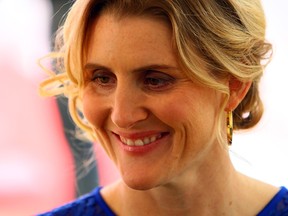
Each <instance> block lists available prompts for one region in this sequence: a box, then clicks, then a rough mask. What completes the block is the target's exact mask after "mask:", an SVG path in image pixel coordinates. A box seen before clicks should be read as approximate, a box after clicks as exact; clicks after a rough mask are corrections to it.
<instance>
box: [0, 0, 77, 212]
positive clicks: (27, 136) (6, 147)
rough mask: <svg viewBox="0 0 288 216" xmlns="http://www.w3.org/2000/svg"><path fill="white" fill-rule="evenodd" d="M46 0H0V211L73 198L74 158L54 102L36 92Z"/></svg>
mask: <svg viewBox="0 0 288 216" xmlns="http://www.w3.org/2000/svg"><path fill="white" fill-rule="evenodd" d="M16 2H17V1H16ZM47 2H48V1H45V0H44V1H42V0H37V1H33V4H31V3H32V2H31V0H30V1H29V0H27V1H18V4H15V1H10V0H2V1H1V2H0V12H1V15H0V18H1V21H0V24H1V25H0V26H1V27H0V35H1V36H0V99H1V106H0V215H1V216H2V215H3V216H16V215H19V216H20V215H21V216H25V215H34V214H36V213H39V212H43V211H47V210H49V209H51V208H54V207H55V206H59V205H61V204H63V203H66V202H68V201H70V200H72V199H74V198H75V186H76V183H75V172H74V161H73V157H72V154H71V150H70V148H69V144H68V142H67V140H66V138H65V134H64V130H63V125H62V122H61V116H60V114H59V110H58V107H57V104H56V101H55V99H44V98H41V97H40V96H39V95H38V84H39V82H40V79H41V76H40V74H41V73H42V74H43V71H41V69H40V68H39V67H38V65H37V58H40V57H41V56H42V55H44V54H46V53H48V51H49V49H48V47H49V40H48V37H49V36H48V35H47V34H49V30H48V29H49V25H48V23H49V19H50V17H49V16H48V15H49V4H47ZM50 15H51V14H50Z"/></svg>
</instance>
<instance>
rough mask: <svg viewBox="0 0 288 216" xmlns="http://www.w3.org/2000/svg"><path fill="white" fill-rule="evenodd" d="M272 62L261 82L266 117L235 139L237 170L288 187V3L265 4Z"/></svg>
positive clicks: (275, 0) (279, 0)
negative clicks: (271, 45) (272, 50)
mask: <svg viewBox="0 0 288 216" xmlns="http://www.w3.org/2000/svg"><path fill="white" fill-rule="evenodd" d="M262 2H263V6H264V10H265V12H266V17H267V39H268V40H269V41H270V42H271V43H272V44H273V47H274V54H273V59H272V62H271V63H270V64H269V66H268V67H267V69H266V71H265V74H264V77H263V79H262V81H261V95H262V99H263V101H264V106H265V113H264V116H263V119H262V121H261V122H260V124H259V125H258V126H257V127H256V128H255V129H253V130H251V131H247V132H245V133H238V134H237V135H235V136H234V141H233V146H232V148H231V155H232V157H233V159H234V163H235V166H236V167H237V168H238V169H239V170H241V171H243V172H245V173H247V174H248V175H250V176H254V177H256V178H258V179H262V180H264V181H266V182H269V183H272V184H275V185H285V186H288V96H287V95H288V24H287V21H288V1H286V0H273V1H272V0H262Z"/></svg>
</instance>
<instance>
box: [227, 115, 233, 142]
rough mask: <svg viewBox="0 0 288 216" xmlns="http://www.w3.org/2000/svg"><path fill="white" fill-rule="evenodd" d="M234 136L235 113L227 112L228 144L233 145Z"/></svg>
mask: <svg viewBox="0 0 288 216" xmlns="http://www.w3.org/2000/svg"><path fill="white" fill-rule="evenodd" d="M232 136H233V112H232V111H228V112H227V140H228V144H229V145H232Z"/></svg>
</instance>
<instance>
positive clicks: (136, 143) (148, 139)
mask: <svg viewBox="0 0 288 216" xmlns="http://www.w3.org/2000/svg"><path fill="white" fill-rule="evenodd" d="M119 137H120V140H121V142H122V143H124V144H126V145H128V146H144V145H148V144H150V143H152V142H155V141H156V140H158V139H160V138H162V134H157V135H153V136H150V137H144V138H142V139H136V140H132V139H128V138H124V137H121V136H119Z"/></svg>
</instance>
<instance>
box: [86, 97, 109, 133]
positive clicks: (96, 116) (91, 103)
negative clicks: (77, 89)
mask: <svg viewBox="0 0 288 216" xmlns="http://www.w3.org/2000/svg"><path fill="white" fill-rule="evenodd" d="M82 101H83V103H82V104H83V114H84V116H85V118H86V119H87V120H88V121H89V123H90V124H92V125H93V127H94V128H95V129H98V128H101V125H102V124H103V122H104V120H105V115H104V112H105V109H104V104H103V103H102V101H101V99H100V98H98V97H92V96H91V95H90V94H88V93H84V94H83V100H82Z"/></svg>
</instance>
